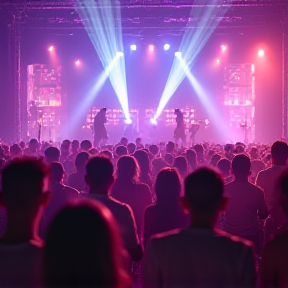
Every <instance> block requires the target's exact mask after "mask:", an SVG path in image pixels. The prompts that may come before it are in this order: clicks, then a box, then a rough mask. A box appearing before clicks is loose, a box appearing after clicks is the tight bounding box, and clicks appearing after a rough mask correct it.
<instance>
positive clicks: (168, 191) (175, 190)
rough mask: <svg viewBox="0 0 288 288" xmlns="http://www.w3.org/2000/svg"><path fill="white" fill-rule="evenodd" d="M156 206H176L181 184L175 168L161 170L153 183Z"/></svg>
mask: <svg viewBox="0 0 288 288" xmlns="http://www.w3.org/2000/svg"><path fill="white" fill-rule="evenodd" d="M155 193H156V195H157V204H159V205H161V204H164V205H165V204H167V205H178V201H179V196H180V193H181V182H180V176H179V174H178V171H177V170H176V169H175V168H168V167H166V168H163V169H162V170H161V171H160V172H159V173H158V175H157V177H156V181H155Z"/></svg>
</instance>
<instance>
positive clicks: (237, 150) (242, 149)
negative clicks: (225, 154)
mask: <svg viewBox="0 0 288 288" xmlns="http://www.w3.org/2000/svg"><path fill="white" fill-rule="evenodd" d="M244 152H245V147H244V146H243V145H242V144H240V143H238V144H236V146H235V153H236V154H241V153H244Z"/></svg>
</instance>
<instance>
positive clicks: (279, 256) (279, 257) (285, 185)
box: [261, 170, 288, 288]
mask: <svg viewBox="0 0 288 288" xmlns="http://www.w3.org/2000/svg"><path fill="white" fill-rule="evenodd" d="M277 188H278V189H279V190H280V191H279V194H280V205H281V207H282V210H283V212H284V214H285V219H286V221H285V224H284V225H283V227H282V229H281V232H280V231H279V232H280V233H278V234H277V235H276V236H275V237H274V239H272V240H271V241H269V242H268V243H267V244H266V245H265V247H264V252H263V262H262V263H263V266H262V267H263V269H262V277H261V287H262V288H271V287H273V288H282V287H283V288H284V287H285V288H286V287H288V273H287V271H288V170H285V171H284V172H283V173H282V174H281V176H280V178H279V179H278V183H277Z"/></svg>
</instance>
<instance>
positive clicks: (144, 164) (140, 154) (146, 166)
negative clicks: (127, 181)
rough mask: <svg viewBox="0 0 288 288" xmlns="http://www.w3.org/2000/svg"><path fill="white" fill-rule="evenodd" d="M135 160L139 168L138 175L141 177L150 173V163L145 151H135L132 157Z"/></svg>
mask: <svg viewBox="0 0 288 288" xmlns="http://www.w3.org/2000/svg"><path fill="white" fill-rule="evenodd" d="M133 156H134V157H135V158H136V160H137V161H138V164H139V166H140V173H141V174H142V175H147V174H149V172H150V161H149V156H148V152H147V151H145V150H136V151H135V153H134V155H133Z"/></svg>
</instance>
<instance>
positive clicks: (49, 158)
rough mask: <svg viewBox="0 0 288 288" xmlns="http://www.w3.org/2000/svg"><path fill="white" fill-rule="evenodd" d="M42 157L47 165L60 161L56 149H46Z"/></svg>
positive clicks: (58, 152) (58, 151)
mask: <svg viewBox="0 0 288 288" xmlns="http://www.w3.org/2000/svg"><path fill="white" fill-rule="evenodd" d="M44 155H45V160H46V162H47V163H51V162H59V161H60V150H59V149H58V148H56V147H48V148H47V149H46V150H45V152H44Z"/></svg>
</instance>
